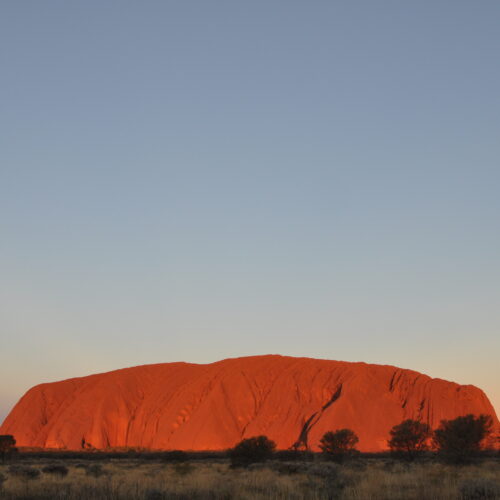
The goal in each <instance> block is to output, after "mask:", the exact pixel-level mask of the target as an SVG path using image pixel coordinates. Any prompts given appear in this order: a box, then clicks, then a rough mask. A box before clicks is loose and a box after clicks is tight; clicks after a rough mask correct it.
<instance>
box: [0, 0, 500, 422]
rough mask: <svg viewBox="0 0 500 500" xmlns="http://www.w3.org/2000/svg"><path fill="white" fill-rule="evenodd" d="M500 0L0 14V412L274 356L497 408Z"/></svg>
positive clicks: (153, 6) (11, 5)
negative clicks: (44, 389)
mask: <svg viewBox="0 0 500 500" xmlns="http://www.w3.org/2000/svg"><path fill="white" fill-rule="evenodd" d="M499 19H500V2H498V1H497V0H491V1H489V0H482V1H481V2H472V1H461V0H449V1H445V0H441V1H440V0H438V1H436V0H432V1H431V0H428V1H420V2H401V1H399V0H393V1H378V2H373V1H372V0H366V1H336V2H331V1H320V0H318V1H313V2H305V1H300V2H299V1H293V0H292V1H289V0H287V1H272V0H271V1H269V0H265V1H256V0H252V1H251V2H238V1H236V2H235V1H211V2H207V1H201V0H200V1H185V0H183V1H180V0H179V1H145V2H136V1H122V0H120V1H102V0H99V1H97V0H94V1H91V0H86V1H85V2H67V1H63V0H61V1H51V0H46V1H44V2H40V1H35V0H32V1H18V0H6V1H3V2H2V3H1V6H0V74H1V79H0V99H1V100H0V111H1V114H0V276H1V279H0V335H1V349H0V421H1V419H2V418H3V417H4V416H5V415H6V413H7V411H8V410H9V409H10V407H11V406H12V405H13V404H14V403H15V401H16V400H17V399H18V398H19V397H20V396H21V395H22V394H23V393H24V391H25V390H27V389H28V388H29V387H30V386H32V385H35V384H37V383H40V382H47V381H54V380H58V379H63V378H69V377H72V376H80V375H85V374H90V373H94V372H100V371H108V370H111V369H115V368H121V367H125V366H131V365H138V364H144V363H155V362H167V361H179V360H185V361H192V362H210V361H216V360H219V359H222V358H227V357H236V356H245V355H252V354H265V353H280V354H289V355H295V356H311V357H321V358H329V359H339V360H346V361H366V362H371V363H382V364H392V365H397V366H400V367H404V368H411V369H414V370H417V371H421V372H424V373H427V374H429V375H431V376H434V377H441V378H445V379H448V380H454V381H456V382H459V383H470V384H474V385H477V386H479V387H481V388H482V389H483V390H485V391H486V393H487V394H488V396H489V397H490V399H491V400H492V402H493V403H494V404H495V406H496V409H497V411H498V410H500V367H499V361H498V359H499V358H498V356H499V352H500V307H499V306H500V286H499V283H500V161H499V160H500V97H499V96H500V92H499V89H500V66H499V64H498V57H499V54H500V31H499V29H498V26H499Z"/></svg>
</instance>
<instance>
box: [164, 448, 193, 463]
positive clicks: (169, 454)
mask: <svg viewBox="0 0 500 500" xmlns="http://www.w3.org/2000/svg"><path fill="white" fill-rule="evenodd" d="M161 458H162V460H164V461H165V462H185V461H186V460H187V459H188V454H187V453H186V452H185V451H181V450H172V451H165V452H163V453H162V454H161Z"/></svg>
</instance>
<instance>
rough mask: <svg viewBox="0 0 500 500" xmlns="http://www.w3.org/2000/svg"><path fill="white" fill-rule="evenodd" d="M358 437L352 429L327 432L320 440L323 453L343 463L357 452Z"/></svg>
mask: <svg viewBox="0 0 500 500" xmlns="http://www.w3.org/2000/svg"><path fill="white" fill-rule="evenodd" d="M358 441H359V439H358V436H357V435H356V433H355V432H354V431H352V430H351V429H338V430H336V431H328V432H326V433H325V434H324V435H323V437H322V438H321V440H320V445H319V447H320V448H321V451H322V452H323V453H324V454H325V456H327V457H328V458H330V459H331V460H336V461H338V462H341V461H342V460H343V459H344V458H345V457H347V456H350V455H352V454H353V453H354V452H355V451H356V444H357V442H358Z"/></svg>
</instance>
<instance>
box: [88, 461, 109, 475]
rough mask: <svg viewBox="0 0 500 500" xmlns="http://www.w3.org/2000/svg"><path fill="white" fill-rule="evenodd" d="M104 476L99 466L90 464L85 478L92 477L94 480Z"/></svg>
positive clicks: (103, 471) (104, 472)
mask: <svg viewBox="0 0 500 500" xmlns="http://www.w3.org/2000/svg"><path fill="white" fill-rule="evenodd" d="M104 474H106V471H105V470H104V469H103V468H102V465H101V464H92V465H91V466H89V467H87V476H92V477H95V478H98V477H101V476H103V475H104Z"/></svg>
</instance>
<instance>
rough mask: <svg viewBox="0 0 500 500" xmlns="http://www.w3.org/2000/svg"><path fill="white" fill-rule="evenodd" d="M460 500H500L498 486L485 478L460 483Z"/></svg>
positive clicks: (495, 482)
mask: <svg viewBox="0 0 500 500" xmlns="http://www.w3.org/2000/svg"><path fill="white" fill-rule="evenodd" d="M459 491H460V495H461V498H462V500H483V499H484V500H490V499H491V500H495V499H498V498H500V484H499V483H498V482H497V481H493V480H491V479H487V478H480V477H477V478H472V479H466V480H464V481H462V483H461V484H460V487H459Z"/></svg>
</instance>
